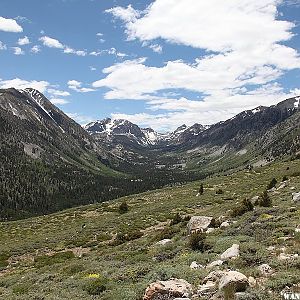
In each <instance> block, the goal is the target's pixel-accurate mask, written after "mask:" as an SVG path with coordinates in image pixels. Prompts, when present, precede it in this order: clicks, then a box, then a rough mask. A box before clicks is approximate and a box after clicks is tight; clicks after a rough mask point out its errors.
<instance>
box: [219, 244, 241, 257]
mask: <svg viewBox="0 0 300 300" xmlns="http://www.w3.org/2000/svg"><path fill="white" fill-rule="evenodd" d="M239 255H240V246H239V245H238V244H233V245H232V246H231V247H230V248H228V249H227V250H226V251H225V252H224V253H223V254H221V259H222V260H227V259H232V258H236V257H238V256H239Z"/></svg>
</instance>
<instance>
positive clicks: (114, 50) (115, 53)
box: [89, 47, 128, 57]
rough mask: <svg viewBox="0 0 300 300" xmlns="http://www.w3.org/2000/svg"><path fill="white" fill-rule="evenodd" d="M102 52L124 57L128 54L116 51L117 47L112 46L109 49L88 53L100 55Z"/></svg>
mask: <svg viewBox="0 0 300 300" xmlns="http://www.w3.org/2000/svg"><path fill="white" fill-rule="evenodd" d="M104 54H109V55H114V56H116V57H126V56H128V55H127V54H125V53H122V52H119V51H117V49H116V48H114V47H112V48H110V49H104V50H97V51H92V52H90V53H89V55H91V56H100V55H104Z"/></svg>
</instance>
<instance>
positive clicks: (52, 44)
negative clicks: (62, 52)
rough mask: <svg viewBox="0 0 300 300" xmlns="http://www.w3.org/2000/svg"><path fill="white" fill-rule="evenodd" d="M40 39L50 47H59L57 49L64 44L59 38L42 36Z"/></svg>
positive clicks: (61, 47)
mask: <svg viewBox="0 0 300 300" xmlns="http://www.w3.org/2000/svg"><path fill="white" fill-rule="evenodd" d="M40 41H41V42H42V43H43V45H44V46H46V47H49V48H57V49H63V48H64V45H63V44H62V43H61V42H60V41H59V40H57V39H53V38H51V37H48V36H42V37H41V38H40Z"/></svg>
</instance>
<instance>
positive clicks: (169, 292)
mask: <svg viewBox="0 0 300 300" xmlns="http://www.w3.org/2000/svg"><path fill="white" fill-rule="evenodd" d="M191 295H192V285H191V284H189V283H188V282H187V281H185V280H184V279H176V278H171V279H170V280H168V281H156V282H153V283H151V284H150V285H149V286H148V287H147V289H146V291H145V295H144V297H143V300H160V299H165V300H168V299H174V298H175V299H176V298H178V297H179V298H180V297H181V298H188V297H190V296H191Z"/></svg>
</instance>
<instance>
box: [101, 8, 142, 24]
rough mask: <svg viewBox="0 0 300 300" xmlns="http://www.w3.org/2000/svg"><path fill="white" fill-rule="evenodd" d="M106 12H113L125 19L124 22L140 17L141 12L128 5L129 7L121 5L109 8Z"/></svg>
mask: <svg viewBox="0 0 300 300" xmlns="http://www.w3.org/2000/svg"><path fill="white" fill-rule="evenodd" d="M105 12H107V13H111V14H113V15H114V16H115V17H116V18H119V19H121V20H123V21H124V22H128V23H129V22H133V21H135V20H136V19H137V17H139V15H140V12H139V11H137V10H135V9H134V8H132V6H131V5H128V6H127V8H123V7H120V6H117V7H114V8H110V9H107V10H106V11H105Z"/></svg>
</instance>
